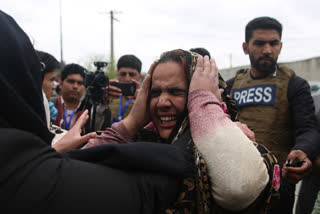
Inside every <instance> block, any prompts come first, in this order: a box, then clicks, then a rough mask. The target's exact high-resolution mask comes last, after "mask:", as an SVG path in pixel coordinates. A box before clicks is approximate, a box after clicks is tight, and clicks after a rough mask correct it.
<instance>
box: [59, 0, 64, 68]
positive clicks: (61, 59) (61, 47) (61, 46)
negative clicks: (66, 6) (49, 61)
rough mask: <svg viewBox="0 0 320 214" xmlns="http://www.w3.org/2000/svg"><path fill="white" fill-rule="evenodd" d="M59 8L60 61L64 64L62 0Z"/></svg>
mask: <svg viewBox="0 0 320 214" xmlns="http://www.w3.org/2000/svg"><path fill="white" fill-rule="evenodd" d="M59 2H60V5H59V9H60V63H61V65H62V66H63V65H64V61H63V43H62V9H61V8H62V6H61V0H60V1H59Z"/></svg>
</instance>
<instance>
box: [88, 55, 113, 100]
mask: <svg viewBox="0 0 320 214" xmlns="http://www.w3.org/2000/svg"><path fill="white" fill-rule="evenodd" d="M93 64H94V66H96V67H97V70H96V71H95V72H88V73H86V77H85V81H84V85H85V87H86V88H87V96H88V99H89V102H90V103H91V104H92V105H95V106H97V105H99V104H101V103H104V95H105V87H106V86H107V85H109V78H108V77H107V76H106V75H105V74H104V72H103V71H102V70H101V68H103V67H106V66H107V65H108V63H107V62H99V61H95V62H94V63H93Z"/></svg>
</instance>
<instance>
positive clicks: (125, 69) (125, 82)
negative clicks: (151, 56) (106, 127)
mask: <svg viewBox="0 0 320 214" xmlns="http://www.w3.org/2000/svg"><path fill="white" fill-rule="evenodd" d="M141 66H142V63H141V61H140V59H138V58H137V57H136V56H135V55H123V56H121V57H120V59H119V60H118V63H117V69H118V72H117V77H118V79H117V80H110V84H111V85H110V86H109V95H110V104H109V108H110V111H111V120H112V123H114V122H118V121H120V120H122V119H124V118H125V117H127V116H128V114H129V112H130V109H131V108H132V106H133V103H134V99H135V98H136V95H137V91H138V89H139V88H140V81H141V79H142V75H141ZM119 88H121V89H120V90H119ZM134 89H136V90H134ZM128 94H129V96H128ZM131 94H133V95H132V96H130V95H131Z"/></svg>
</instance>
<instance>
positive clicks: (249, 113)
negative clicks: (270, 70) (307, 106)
mask: <svg viewBox="0 0 320 214" xmlns="http://www.w3.org/2000/svg"><path fill="white" fill-rule="evenodd" d="M294 75H295V73H294V72H293V71H292V70H291V69H289V68H287V67H280V68H279V69H278V70H277V71H276V72H275V76H274V74H270V75H269V76H267V77H266V78H263V79H252V78H251V76H250V70H248V69H244V70H240V71H238V72H237V74H236V77H235V81H234V84H233V87H232V91H231V93H232V96H233V98H235V99H236V98H237V99H236V100H237V104H238V106H239V109H240V113H239V120H240V122H242V123H245V124H247V125H248V127H249V128H250V129H251V130H252V131H253V132H254V133H255V135H256V140H257V143H260V144H262V145H264V146H266V147H267V148H268V149H269V150H270V151H271V152H272V153H273V154H274V155H275V156H276V157H277V158H278V160H279V163H280V166H282V164H283V163H284V162H285V161H286V158H287V155H288V153H289V151H290V149H291V148H292V147H293V145H294V130H293V127H292V117H291V114H290V112H289V103H288V98H287V90H288V85H289V81H290V79H291V78H292V77H293V76H294ZM239 97H240V98H239Z"/></svg>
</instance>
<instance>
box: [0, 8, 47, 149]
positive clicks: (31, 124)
mask: <svg viewBox="0 0 320 214" xmlns="http://www.w3.org/2000/svg"><path fill="white" fill-rule="evenodd" d="M0 26H1V28H0V50H1V51H0V97H1V102H2V105H0V128H15V129H20V130H24V131H28V132H31V133H33V134H35V135H37V136H39V137H40V138H41V139H43V140H44V141H45V142H46V143H48V144H50V143H51V140H52V138H53V134H51V133H50V132H49V130H48V128H47V126H46V122H45V120H46V119H45V110H44V106H43V97H42V88H41V87H42V80H43V73H42V72H41V69H40V61H39V58H38V56H37V54H36V52H35V50H34V48H33V45H32V44H31V42H30V40H29V38H28V36H27V35H26V34H25V32H24V31H23V30H22V29H21V28H20V27H19V26H18V24H17V23H16V22H15V21H14V19H13V18H12V17H10V16H9V15H7V14H6V13H4V12H3V11H0Z"/></svg>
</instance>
